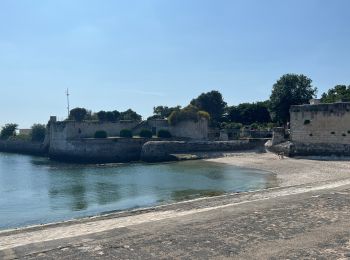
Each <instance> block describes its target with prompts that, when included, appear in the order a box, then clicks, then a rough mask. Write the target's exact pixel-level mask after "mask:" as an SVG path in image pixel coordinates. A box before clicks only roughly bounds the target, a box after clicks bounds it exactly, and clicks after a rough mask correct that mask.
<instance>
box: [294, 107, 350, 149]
mask: <svg viewBox="0 0 350 260" xmlns="http://www.w3.org/2000/svg"><path fill="white" fill-rule="evenodd" d="M290 133H291V140H292V141H293V142H295V143H303V144H307V143H310V144H323V145H325V144H350V103H333V104H317V105H301V106H292V107H291V109H290Z"/></svg>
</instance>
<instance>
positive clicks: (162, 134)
mask: <svg viewBox="0 0 350 260" xmlns="http://www.w3.org/2000/svg"><path fill="white" fill-rule="evenodd" d="M157 136H158V137H160V138H171V133H170V132H169V131H168V130H165V129H160V130H159V131H158V134H157Z"/></svg>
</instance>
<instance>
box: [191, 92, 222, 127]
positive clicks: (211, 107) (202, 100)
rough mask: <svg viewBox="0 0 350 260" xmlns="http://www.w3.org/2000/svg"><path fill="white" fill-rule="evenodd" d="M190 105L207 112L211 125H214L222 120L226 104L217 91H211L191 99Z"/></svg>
mask: <svg viewBox="0 0 350 260" xmlns="http://www.w3.org/2000/svg"><path fill="white" fill-rule="evenodd" d="M191 105H194V106H196V107H198V108H199V110H203V111H206V112H208V113H209V115H210V118H211V122H212V124H213V125H216V124H217V123H218V122H220V121H221V120H222V118H223V115H224V112H225V108H226V105H227V104H226V102H225V101H224V99H223V97H222V95H221V93H220V92H219V91H216V90H212V91H210V92H207V93H202V94H201V95H199V96H198V97H197V98H195V99H192V101H191Z"/></svg>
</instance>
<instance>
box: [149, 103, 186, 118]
mask: <svg viewBox="0 0 350 260" xmlns="http://www.w3.org/2000/svg"><path fill="white" fill-rule="evenodd" d="M180 109H181V106H176V107H167V106H156V107H153V115H154V116H155V118H162V119H165V118H168V117H169V116H170V114H171V113H172V112H174V111H179V110H180Z"/></svg>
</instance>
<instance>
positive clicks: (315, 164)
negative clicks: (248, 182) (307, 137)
mask: <svg viewBox="0 0 350 260" xmlns="http://www.w3.org/2000/svg"><path fill="white" fill-rule="evenodd" d="M346 159H347V160H346ZM207 160H208V161H212V162H218V163H225V164H230V165H235V166H240V167H247V168H253V169H259V170H264V171H269V172H272V173H274V174H276V176H277V178H278V180H279V186H292V185H299V184H306V183H313V182H320V181H330V180H339V179H343V178H350V158H321V157H313V158H312V157H310V158H289V157H284V158H283V159H281V158H279V157H278V156H277V155H276V154H273V153H253V152H244V153H231V154H225V157H221V158H215V159H207Z"/></svg>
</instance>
